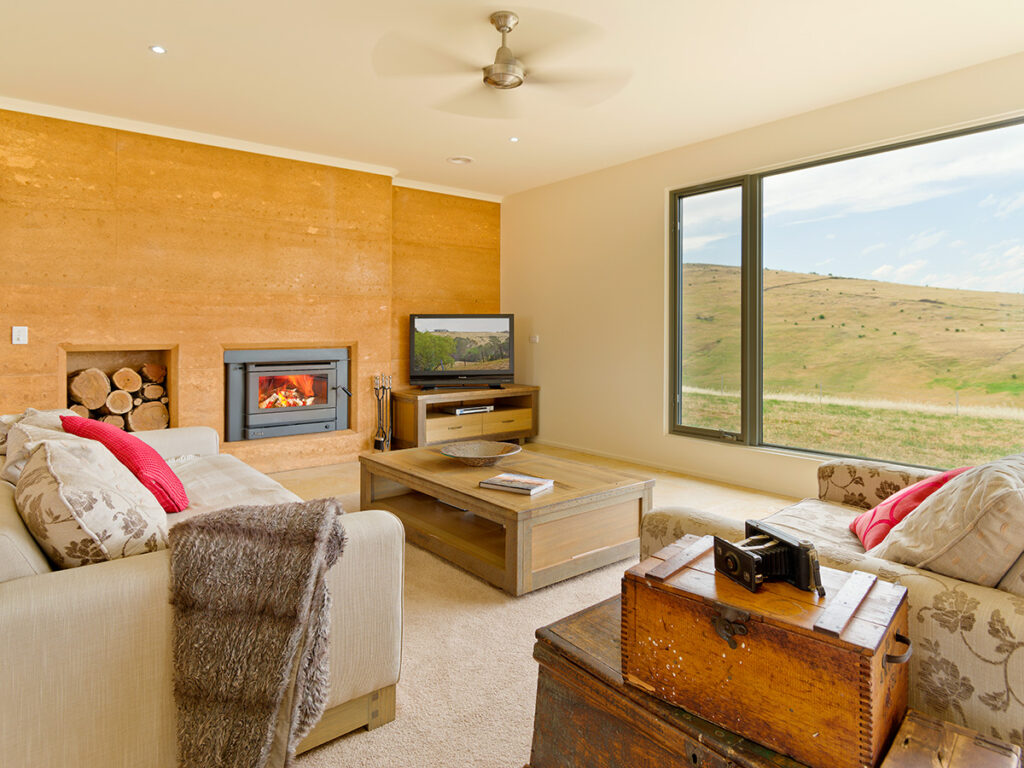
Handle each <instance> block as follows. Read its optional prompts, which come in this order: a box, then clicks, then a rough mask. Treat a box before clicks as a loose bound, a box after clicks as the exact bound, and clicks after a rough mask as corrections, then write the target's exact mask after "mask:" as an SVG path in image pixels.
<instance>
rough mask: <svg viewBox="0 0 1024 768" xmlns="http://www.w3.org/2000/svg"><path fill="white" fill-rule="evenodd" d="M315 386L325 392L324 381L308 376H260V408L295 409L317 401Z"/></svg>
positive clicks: (325, 382)
mask: <svg viewBox="0 0 1024 768" xmlns="http://www.w3.org/2000/svg"><path fill="white" fill-rule="evenodd" d="M317 384H320V385H321V386H320V387H319V389H321V390H324V391H326V387H327V381H326V379H324V378H322V377H318V376H311V375H310V374H305V373H304V374H296V375H292V376H260V391H259V400H258V402H259V407H260V408H297V407H300V406H303V405H313V404H314V403H315V402H316V401H317V389H318V387H317Z"/></svg>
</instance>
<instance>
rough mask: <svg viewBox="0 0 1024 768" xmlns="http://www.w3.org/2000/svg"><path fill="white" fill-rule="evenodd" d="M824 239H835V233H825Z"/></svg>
mask: <svg viewBox="0 0 1024 768" xmlns="http://www.w3.org/2000/svg"><path fill="white" fill-rule="evenodd" d="M825 239H826V240H835V239H836V236H835V233H834V232H830V233H829V234H827V235H825Z"/></svg>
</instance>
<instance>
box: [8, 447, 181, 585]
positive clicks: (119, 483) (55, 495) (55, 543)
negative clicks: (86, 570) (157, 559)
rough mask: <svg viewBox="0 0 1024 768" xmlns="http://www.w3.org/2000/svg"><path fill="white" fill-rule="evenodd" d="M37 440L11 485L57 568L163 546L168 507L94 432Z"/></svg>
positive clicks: (21, 511)
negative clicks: (70, 438) (14, 484)
mask: <svg viewBox="0 0 1024 768" xmlns="http://www.w3.org/2000/svg"><path fill="white" fill-rule="evenodd" d="M76 440H77V442H74V443H68V442H61V441H55V440H54V441H50V440H47V441H44V442H42V443H41V444H40V445H39V446H38V447H37V448H36V450H35V451H34V452H33V453H32V455H31V456H30V457H29V460H28V462H27V463H26V464H25V468H24V470H23V471H22V473H21V476H20V478H19V480H18V485H17V487H16V488H15V491H14V499H15V502H16V503H17V505H18V513H19V514H20V515H21V517H22V519H23V520H24V521H25V526H26V527H27V528H28V529H29V531H30V532H31V533H32V536H33V537H34V538H35V540H36V542H37V543H38V544H39V546H40V547H41V548H42V549H43V550H44V551H45V552H46V554H47V555H48V556H49V558H50V559H51V560H52V561H53V562H54V563H55V564H56V565H57V566H58V567H60V568H72V567H74V566H78V565H87V564H89V563H99V562H104V561H106V560H115V559H117V558H120V557H127V556H128V555H135V554H140V553H143V552H152V551H154V550H157V549H163V548H164V547H166V546H167V514H166V513H165V512H164V511H163V509H162V508H161V507H160V505H159V504H158V503H157V501H156V499H155V498H154V497H153V494H151V493H150V492H149V491H147V490H146V489H145V488H144V487H143V485H142V483H140V482H139V481H138V480H136V479H135V476H134V475H133V474H132V473H131V472H130V471H128V469H127V468H126V467H125V466H124V465H123V464H122V463H121V462H119V461H118V460H117V459H116V458H114V455H113V454H112V453H111V452H110V451H108V450H107V449H106V448H104V447H103V446H102V445H100V444H99V443H97V442H95V441H93V440H83V439H81V438H76Z"/></svg>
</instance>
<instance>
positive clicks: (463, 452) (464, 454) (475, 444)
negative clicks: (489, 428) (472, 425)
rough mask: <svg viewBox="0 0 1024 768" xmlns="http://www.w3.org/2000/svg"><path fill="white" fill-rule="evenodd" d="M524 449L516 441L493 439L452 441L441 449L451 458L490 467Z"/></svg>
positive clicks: (472, 465) (473, 464)
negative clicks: (497, 440) (501, 441)
mask: <svg viewBox="0 0 1024 768" xmlns="http://www.w3.org/2000/svg"><path fill="white" fill-rule="evenodd" d="M521 450H523V449H522V448H521V447H520V446H518V445H516V444H514V443H498V442H494V441H492V440H468V441H467V442H465V443H451V444H450V445H446V446H444V447H443V448H442V449H441V453H442V454H443V455H445V456H447V457H449V458H452V459H458V460H459V461H461V462H462V463H463V464H468V465H469V466H471V467H489V466H491V465H492V464H497V463H498V462H499V461H501V460H502V459H504V458H505V457H506V456H512V455H514V454H517V453H519V452H520V451H521Z"/></svg>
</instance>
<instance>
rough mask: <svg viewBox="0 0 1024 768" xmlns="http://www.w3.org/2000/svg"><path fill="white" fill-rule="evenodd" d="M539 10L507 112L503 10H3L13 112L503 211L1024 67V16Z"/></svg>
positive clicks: (529, 25)
mask: <svg viewBox="0 0 1024 768" xmlns="http://www.w3.org/2000/svg"><path fill="white" fill-rule="evenodd" d="M529 2H530V5H519V4H518V3H516V2H512V3H510V4H509V5H508V6H506V7H507V8H508V9H510V10H513V11H515V12H517V13H518V14H519V16H520V23H519V27H518V28H517V29H516V30H515V31H514V32H513V33H512V34H511V36H510V37H509V46H510V48H511V49H512V50H513V52H515V53H516V55H518V56H520V58H522V60H523V63H524V65H525V66H526V68H527V82H526V84H525V85H524V86H523V87H522V88H519V89H517V90H514V91H505V92H494V91H488V90H487V88H486V86H484V85H483V84H482V83H481V82H480V73H479V70H478V69H477V68H478V67H482V66H484V65H485V64H488V63H490V62H491V60H492V59H493V57H494V51H495V49H496V48H497V46H498V43H499V35H498V33H497V32H496V31H495V30H494V28H493V27H491V26H490V23H489V22H488V16H489V15H490V14H491V12H493V11H496V10H501V9H504V8H505V7H503V6H501V5H499V4H498V2H497V0H488V2H483V1H482V0H442V1H440V2H423V1H422V0H421V1H419V2H417V0H367V1H364V2H352V1H351V0H331V1H330V2H328V0H290V1H285V2H282V1H281V0H247V2H239V1H238V0H214V1H213V2H210V1H209V0H205V1H204V2H200V1H198V0H177V1H174V0H92V1H91V2H82V0H3V3H2V6H0V106H6V107H8V108H15V109H17V108H21V109H24V110H25V111H38V112H41V113H44V114H46V113H50V114H53V113H54V110H52V109H48V108H45V107H44V106H43V105H50V106H55V107H59V108H62V109H63V110H65V112H64V113H63V114H71V113H68V112H66V111H67V110H80V111H84V112H89V113H93V114H94V115H101V116H105V118H113V120H111V119H102V120H101V119H98V118H97V119H96V120H95V122H103V123H104V124H114V125H117V124H122V123H119V121H128V120H130V121H141V122H144V123H148V124H152V125H155V126H163V127H166V128H169V129H177V130H178V131H191V132H198V133H200V134H207V135H209V136H216V137H226V138H228V139H231V140H233V141H235V142H236V144H237V145H239V146H246V145H247V144H248V145H250V146H251V145H253V144H261V145H268V146H270V147H277V148H281V149H282V152H281V153H282V154H285V155H288V154H291V155H292V156H295V155H296V154H298V155H300V156H301V155H302V154H303V153H309V154H310V155H319V156H322V157H323V158H334V159H336V160H335V162H336V164H339V165H356V167H359V165H358V164H364V166H365V165H367V164H368V165H370V166H376V167H378V168H379V170H381V171H382V172H393V173H395V174H396V175H397V177H398V179H399V180H400V181H405V182H411V183H413V185H416V184H421V185H436V186H438V187H449V188H453V189H458V190H465V191H468V192H471V193H477V194H478V195H480V196H483V197H492V198H497V197H500V196H502V195H507V194H510V193H513V192H517V191H520V190H524V189H529V188H531V187H535V186H539V185H542V184H546V183H549V182H553V181H556V180H558V179H563V178H567V177H570V176H575V175H578V174H581V173H586V172H588V171H593V170H596V169H599V168H603V167H607V166H609V165H614V164H616V163H620V162H624V161H627V160H631V159H635V158H638V157H643V156H645V155H649V154H652V153H655V152H659V151H663V150H666V149H671V148H673V147H678V146H682V145H685V144H689V143H692V142H694V141H699V140H702V139H706V138H709V137H712V136H716V135H720V134H723V133H728V132H731V131H735V130H740V129H743V128H746V127H749V126H752V125H757V124H759V123H764V122H767V121H771V120H775V119H778V118H781V117H785V116H788V115H793V114H798V113H801V112H805V111H808V110H811V109H815V108H818V107H822V106H826V105H828V104H833V103H836V102H840V101H845V100H847V99H851V98H855V97H857V96H862V95H865V94H869V93H873V92H876V91H880V90H884V89H886V88H890V87H893V86H897V85H900V84H903V83H908V82H912V81H915V80H920V79H923V78H927V77H930V76H933V75H938V74H941V73H944V72H949V71H952V70H955V69H960V68H963V67H967V66H970V65H973V64H977V63H981V62H984V61H988V60H991V59H996V58H1000V57H1002V56H1007V55H1010V54H1013V53H1016V52H1018V51H1021V50H1024V34H1022V31H1024V3H1022V2H1020V0H976V1H975V2H967V1H966V0H862V1H861V2H858V3H851V2H849V1H848V0H844V1H843V2H838V0H701V1H700V2H697V1H696V0H635V1H634V2H632V3H629V2H625V1H624V0H590V1H589V2H584V0H529ZM154 43H159V44H161V45H163V46H166V48H167V49H168V53H167V54H166V55H163V56H157V55H155V54H153V53H151V52H150V51H149V50H148V46H149V45H151V44H154ZM415 66H419V67H421V68H422V69H423V70H424V74H422V75H416V74H414V70H413V68H414V67H415ZM566 77H570V78H572V77H581V78H589V79H584V80H583V82H582V84H577V85H576V86H574V87H571V88H564V87H563V88H559V87H556V86H554V85H552V84H550V83H544V82H542V81H543V80H545V79H547V80H549V81H551V80H557V79H559V78H566ZM25 102H31V104H26V103H25ZM480 109H487V110H496V111H497V112H500V113H502V114H506V113H508V114H512V115H513V116H511V117H498V118H495V117H479V116H476V114H477V113H478V112H479V110H480ZM467 113H468V114H467ZM123 124H125V125H127V123H123ZM154 132H163V133H164V134H165V135H174V132H173V131H166V130H163V131H161V130H159V129H154ZM511 136H518V137H519V138H520V141H519V142H518V143H516V144H513V143H511V142H509V137H511ZM214 143H216V142H214ZM221 143H223V142H221ZM227 143H228V144H229V145H230V144H231V142H227ZM452 155H468V156H470V157H472V158H474V161H475V162H474V163H472V164H471V165H467V166H455V165H451V164H448V163H446V162H445V158H446V157H449V156H452Z"/></svg>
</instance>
